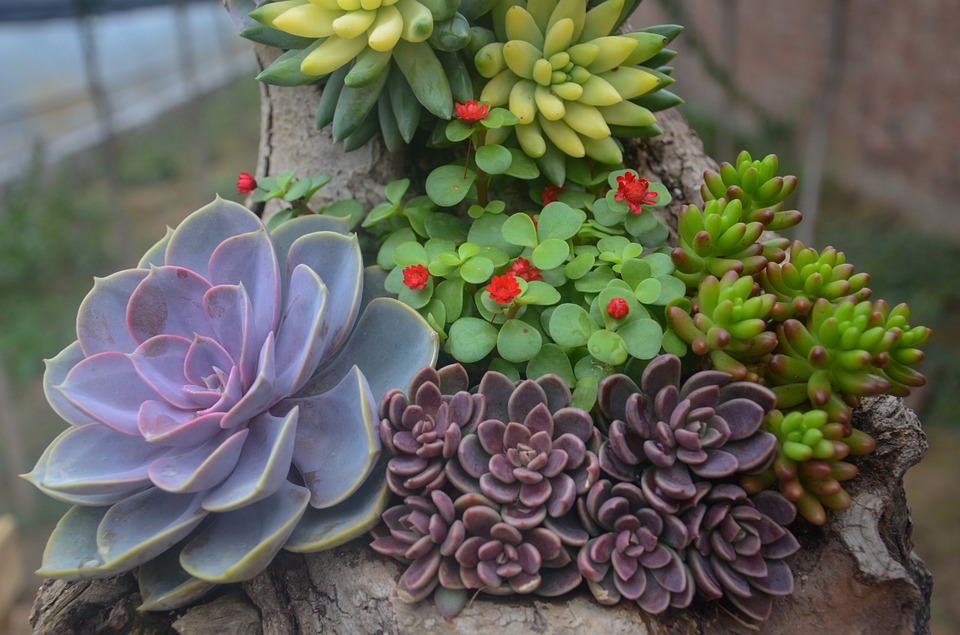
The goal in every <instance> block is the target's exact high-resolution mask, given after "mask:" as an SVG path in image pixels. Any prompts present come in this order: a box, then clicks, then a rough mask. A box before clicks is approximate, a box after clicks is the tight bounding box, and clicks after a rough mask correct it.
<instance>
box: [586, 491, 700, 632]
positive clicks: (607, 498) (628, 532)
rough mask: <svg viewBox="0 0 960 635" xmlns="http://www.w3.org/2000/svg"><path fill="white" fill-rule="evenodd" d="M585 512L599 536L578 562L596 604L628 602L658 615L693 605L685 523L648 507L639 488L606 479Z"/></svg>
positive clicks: (590, 495) (594, 493)
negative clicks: (683, 557) (684, 557)
mask: <svg viewBox="0 0 960 635" xmlns="http://www.w3.org/2000/svg"><path fill="white" fill-rule="evenodd" d="M586 511H587V513H588V514H589V516H590V517H591V519H592V520H593V521H594V522H595V523H596V526H597V527H598V528H599V529H600V533H599V535H598V536H596V537H594V538H592V539H591V540H590V541H589V542H587V543H586V544H585V545H584V546H583V547H582V548H581V549H580V552H579V553H578V556H577V563H578V566H579V568H580V571H581V573H582V574H583V577H584V578H585V579H586V580H587V581H588V582H590V583H591V584H590V585H589V587H590V589H591V591H592V592H593V593H594V596H595V597H596V599H597V601H599V602H600V603H601V604H614V603H616V602H617V601H619V599H620V598H621V597H625V598H627V599H630V600H635V601H636V602H637V603H638V604H639V605H640V606H641V608H643V609H644V610H645V611H647V612H649V613H654V614H658V613H662V612H663V611H665V610H666V609H667V607H668V606H687V605H689V603H690V601H691V599H692V596H693V593H692V589H691V587H690V584H692V583H688V582H689V578H690V574H689V573H688V571H687V568H686V566H685V565H684V564H683V562H682V560H681V558H680V556H679V553H682V552H683V550H684V549H685V548H686V546H687V545H688V544H689V542H690V534H689V533H688V529H687V527H686V525H685V524H684V523H683V521H681V520H680V519H679V518H677V517H676V516H675V515H673V514H664V513H662V512H660V511H657V510H656V509H654V508H653V507H651V506H649V505H648V504H647V503H646V499H645V497H644V495H643V492H642V491H641V490H640V488H639V487H637V486H636V485H634V484H632V483H617V484H616V485H613V484H611V482H610V481H607V480H601V481H599V482H597V483H596V484H595V485H594V486H593V487H592V488H591V490H590V492H589V494H588V495H587V500H586Z"/></svg>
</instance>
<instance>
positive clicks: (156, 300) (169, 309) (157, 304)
mask: <svg viewBox="0 0 960 635" xmlns="http://www.w3.org/2000/svg"><path fill="white" fill-rule="evenodd" d="M210 286H211V285H210V283H209V282H208V281H207V280H206V279H204V278H202V277H201V276H199V275H198V274H197V273H195V272H193V271H190V270H189V269H182V268H180V267H155V268H153V269H151V270H150V273H149V274H147V277H146V278H144V279H143V281H142V282H141V283H140V284H139V285H138V286H137V288H136V290H135V291H134V292H133V294H132V295H131V296H130V302H129V303H128V304H127V327H128V328H129V329H130V334H131V335H133V339H134V340H136V341H137V342H145V341H147V340H148V339H150V338H151V337H153V336H155V335H164V334H169V335H180V336H181V337H185V338H187V339H193V336H194V334H197V335H203V336H205V337H213V335H214V333H213V328H212V327H211V325H210V321H209V320H208V319H207V316H206V314H205V312H204V310H203V303H202V298H203V295H204V294H205V293H206V292H207V290H209V289H210Z"/></svg>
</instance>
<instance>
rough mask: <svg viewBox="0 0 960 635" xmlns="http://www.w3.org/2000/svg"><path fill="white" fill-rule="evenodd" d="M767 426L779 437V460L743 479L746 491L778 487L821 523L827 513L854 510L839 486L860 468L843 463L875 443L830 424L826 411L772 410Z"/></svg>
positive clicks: (815, 520) (858, 431)
mask: <svg viewBox="0 0 960 635" xmlns="http://www.w3.org/2000/svg"><path fill="white" fill-rule="evenodd" d="M763 427H764V429H765V430H766V431H768V432H771V433H773V434H774V436H776V437H777V442H778V448H777V458H776V459H775V460H774V462H773V466H771V467H770V468H769V469H767V470H764V471H763V472H761V473H760V474H754V475H749V476H746V477H744V478H743V479H742V480H741V484H742V485H743V487H744V489H746V490H747V491H748V492H750V493H755V492H758V491H760V490H763V489H766V488H767V487H770V486H771V485H773V484H775V483H776V484H778V485H779V488H780V491H781V492H782V493H783V494H784V495H785V496H786V497H787V498H788V499H789V500H791V501H793V503H794V504H795V505H796V506H797V509H798V510H799V511H800V513H801V514H802V515H803V516H804V517H805V518H807V519H808V520H810V521H811V522H813V523H814V524H818V525H822V524H823V523H824V522H826V510H827V509H835V510H842V509H846V508H847V507H849V506H850V502H851V501H850V495H849V494H848V493H847V492H846V490H844V489H843V486H842V485H841V482H842V481H847V480H850V479H852V478H853V477H854V476H856V475H857V472H858V468H857V466H856V465H854V464H852V463H848V462H847V461H844V459H845V458H847V457H848V456H851V455H852V456H862V455H864V454H869V453H870V452H872V451H873V450H874V448H876V441H874V439H873V438H872V437H871V436H870V435H869V434H867V433H866V432H863V431H861V430H855V429H849V428H848V427H846V426H843V425H842V424H839V423H831V422H830V415H828V414H827V413H826V412H824V411H823V410H807V411H792V412H787V413H784V412H782V411H780V410H773V411H771V412H770V413H769V414H768V415H767V416H766V418H765V419H764V423H763Z"/></svg>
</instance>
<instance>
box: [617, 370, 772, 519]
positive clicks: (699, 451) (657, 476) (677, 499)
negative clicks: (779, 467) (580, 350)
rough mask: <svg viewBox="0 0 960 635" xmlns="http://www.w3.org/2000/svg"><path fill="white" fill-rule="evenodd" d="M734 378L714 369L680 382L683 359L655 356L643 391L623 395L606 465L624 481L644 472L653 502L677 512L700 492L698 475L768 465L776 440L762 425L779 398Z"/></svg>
mask: <svg viewBox="0 0 960 635" xmlns="http://www.w3.org/2000/svg"><path fill="white" fill-rule="evenodd" d="M729 379H730V375H728V374H726V373H721V372H717V371H709V370H708V371H701V372H699V373H695V374H694V375H692V376H691V377H690V378H689V379H687V381H685V382H684V383H683V384H682V385H681V384H680V359H679V358H678V357H676V356H673V355H661V356H660V357H658V358H656V359H655V360H653V361H652V362H650V364H649V365H648V366H647V368H646V369H645V370H644V372H643V376H642V378H641V382H640V383H641V387H642V390H643V391H644V392H643V393H636V394H634V395H631V396H630V397H628V398H626V399H625V400H624V399H622V391H621V393H620V398H618V402H617V403H620V402H622V403H623V408H624V411H623V419H616V420H614V421H613V422H612V423H611V424H610V428H609V440H608V441H607V443H606V444H605V446H604V447H603V448H601V452H600V455H599V458H600V465H601V468H602V469H603V470H604V471H605V472H606V473H607V474H609V475H610V476H612V477H614V478H616V479H619V480H622V481H634V480H635V479H636V478H637V476H638V475H640V483H641V486H642V487H643V488H644V492H645V493H646V494H647V495H648V499H649V503H650V504H651V505H654V506H655V507H657V508H658V509H660V510H661V511H663V512H665V513H676V511H678V510H679V509H680V508H682V507H683V506H684V505H689V501H690V500H691V499H693V498H694V497H695V496H696V495H697V493H698V487H697V484H696V482H697V480H698V479H709V480H716V479H722V478H726V477H728V476H731V475H732V474H735V473H737V472H747V471H756V470H759V469H763V468H764V467H766V466H767V465H769V463H770V462H771V461H772V460H773V457H774V455H775V453H776V447H777V444H776V438H774V437H773V435H771V434H770V433H768V432H765V431H762V430H760V425H761V423H762V421H763V417H764V415H765V413H766V412H767V409H768V408H769V407H770V406H771V405H772V404H773V403H774V402H775V397H774V396H773V393H772V392H771V391H770V390H769V389H767V388H765V387H763V386H760V385H757V384H748V385H741V384H743V382H738V383H734V384H728V383H727V382H728V381H729ZM619 384H621V385H622V384H623V382H619ZM615 388H616V386H613V387H612V388H609V389H608V392H612V391H613V390H614V389H615ZM649 391H653V392H649Z"/></svg>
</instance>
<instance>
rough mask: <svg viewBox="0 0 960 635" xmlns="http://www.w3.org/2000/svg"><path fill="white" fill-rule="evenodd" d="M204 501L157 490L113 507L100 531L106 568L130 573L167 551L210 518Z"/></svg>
mask: <svg viewBox="0 0 960 635" xmlns="http://www.w3.org/2000/svg"><path fill="white" fill-rule="evenodd" d="M202 500H203V496H202V495H197V496H181V495H178V494H169V493H167V492H164V491H162V490H159V489H157V488H155V487H154V488H150V489H148V490H146V491H144V492H140V493H139V494H135V495H133V496H130V497H129V498H127V499H125V500H123V501H121V502H119V503H117V504H116V505H114V506H113V507H111V508H110V510H109V511H108V512H107V513H106V515H105V516H104V517H103V520H102V521H100V525H99V527H98V528H97V551H98V552H99V554H100V557H101V558H102V559H103V560H104V563H105V564H104V566H105V567H107V568H109V569H111V570H113V571H127V570H129V569H132V568H134V567H136V566H138V565H141V564H143V563H145V562H147V561H149V560H151V559H153V558H155V557H156V556H159V555H160V554H161V553H163V552H164V551H166V550H168V549H169V548H170V547H172V546H173V545H175V544H176V543H177V542H179V541H180V540H182V539H183V538H185V537H186V536H187V535H188V534H189V533H190V532H191V531H193V530H194V528H195V527H196V526H197V525H199V524H200V521H201V520H203V519H204V517H205V516H206V515H207V512H206V511H204V510H203V508H201V507H200V502H201V501H202Z"/></svg>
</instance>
